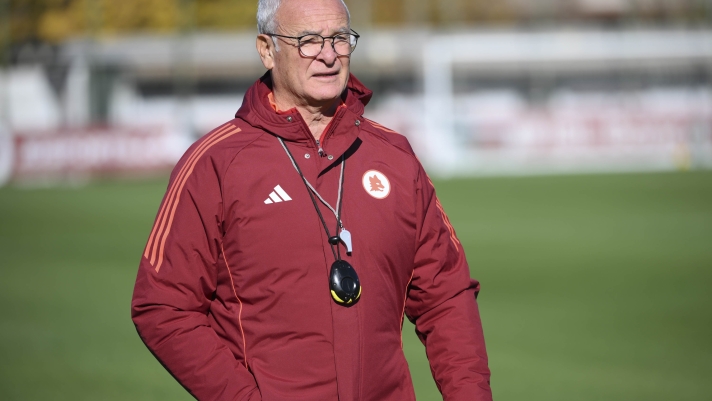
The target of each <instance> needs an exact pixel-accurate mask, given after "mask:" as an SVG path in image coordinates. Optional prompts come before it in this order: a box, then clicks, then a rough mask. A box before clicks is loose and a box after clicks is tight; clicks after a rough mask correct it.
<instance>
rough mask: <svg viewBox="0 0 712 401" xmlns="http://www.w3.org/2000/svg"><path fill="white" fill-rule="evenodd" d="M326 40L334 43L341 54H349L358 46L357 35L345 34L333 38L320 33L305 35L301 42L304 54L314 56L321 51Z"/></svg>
mask: <svg viewBox="0 0 712 401" xmlns="http://www.w3.org/2000/svg"><path fill="white" fill-rule="evenodd" d="M325 40H326V41H329V42H332V43H333V44H332V46H333V47H334V51H335V52H336V54H338V55H340V56H348V55H349V54H351V53H352V52H353V51H354V49H355V48H356V36H355V35H352V34H343V35H336V36H334V37H331V38H323V37H322V36H319V35H307V36H304V37H302V40H301V41H300V42H299V49H300V50H301V52H302V54H303V55H304V56H306V57H314V56H316V55H317V54H319V53H320V52H321V49H322V48H323V43H324V41H325ZM330 44H331V43H330Z"/></svg>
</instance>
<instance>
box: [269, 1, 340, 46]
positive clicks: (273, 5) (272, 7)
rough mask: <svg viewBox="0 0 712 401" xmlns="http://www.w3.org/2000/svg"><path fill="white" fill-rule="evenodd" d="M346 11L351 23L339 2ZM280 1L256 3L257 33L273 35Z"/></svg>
mask: <svg viewBox="0 0 712 401" xmlns="http://www.w3.org/2000/svg"><path fill="white" fill-rule="evenodd" d="M340 1H341V5H343V6H344V9H345V10H346V18H347V19H348V21H349V24H350V23H351V14H350V13H349V8H348V7H346V3H344V0H340ZM281 4H282V0H258V2H257V32H259V33H261V34H267V33H275V31H276V30H277V18H276V15H277V10H278V9H279V6H280V5H281ZM272 40H274V38H272Z"/></svg>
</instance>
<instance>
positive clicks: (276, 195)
mask: <svg viewBox="0 0 712 401" xmlns="http://www.w3.org/2000/svg"><path fill="white" fill-rule="evenodd" d="M290 200H292V198H290V197H289V195H287V193H286V192H284V190H283V189H282V187H280V186H279V185H277V186H276V187H274V191H272V193H271V194H269V198H267V199H265V204H266V205H269V204H270V203H279V202H288V201H290Z"/></svg>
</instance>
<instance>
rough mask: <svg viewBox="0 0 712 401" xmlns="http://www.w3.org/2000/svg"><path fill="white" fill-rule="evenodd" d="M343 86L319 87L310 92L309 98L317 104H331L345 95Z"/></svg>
mask: <svg viewBox="0 0 712 401" xmlns="http://www.w3.org/2000/svg"><path fill="white" fill-rule="evenodd" d="M343 88H344V87H343V86H342V85H329V86H328V87H317V88H314V89H313V90H311V91H309V94H308V96H309V97H310V98H312V99H313V100H314V101H315V102H317V103H321V104H324V103H330V102H333V101H336V100H338V99H339V98H340V97H341V94H342V93H343V91H344V90H343Z"/></svg>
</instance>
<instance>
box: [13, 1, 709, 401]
mask: <svg viewBox="0 0 712 401" xmlns="http://www.w3.org/2000/svg"><path fill="white" fill-rule="evenodd" d="M346 3H347V4H348V5H349V7H350V11H351V16H352V28H354V29H355V30H356V31H357V32H358V33H359V34H361V39H360V41H359V44H358V48H357V50H356V52H355V53H354V55H353V56H352V70H353V72H354V74H355V75H356V76H357V77H358V78H359V79H360V80H362V81H363V82H364V83H365V84H366V85H367V86H368V87H370V88H371V89H373V90H374V92H375V96H374V98H373V100H372V102H371V104H370V105H369V106H368V108H367V112H366V116H367V117H369V118H371V119H373V120H375V121H378V122H379V123H381V124H383V125H385V126H387V127H389V128H392V129H394V130H396V131H398V132H400V133H402V134H404V135H406V136H407V137H408V139H409V140H410V142H411V143H412V145H413V147H414V149H415V150H416V153H417V154H418V155H419V157H420V159H421V161H422V162H423V163H424V164H425V165H426V168H427V170H428V171H429V172H430V174H431V175H432V176H433V177H434V178H435V185H436V188H437V190H438V194H439V196H440V198H441V200H442V202H443V204H444V205H445V209H446V210H447V211H448V213H449V214H450V218H451V220H452V221H453V223H454V226H455V228H456V230H457V232H458V235H459V237H460V239H461V240H462V243H463V245H464V246H465V248H466V251H467V253H468V260H469V262H470V266H471V270H472V275H473V277H476V278H478V279H480V280H481V281H482V283H483V291H482V293H481V296H480V300H479V302H480V308H481V311H482V316H483V321H484V327H485V334H486V338H487V341H488V350H489V352H490V357H491V368H492V371H493V382H492V384H493V388H494V393H495V398H496V399H498V400H523V399H524V400H545V399H546V400H551V399H561V400H600V399H609V400H643V399H645V400H656V399H659V400H670V399H674V400H708V399H710V394H712V381H710V380H709V377H712V341H710V339H711V338H712V291H710V290H709V288H710V284H712V1H710V0H595V1H594V0H568V1H564V0H530V1H522V0H503V1H500V2H491V1H489V2H488V1H484V0H379V1H373V0H360V1H355V0H352V1H346ZM256 4H257V2H256V1H255V0H249V1H247V0H141V1H139V0H123V1H120V2H118V1H114V2H112V1H108V0H0V187H2V188H0V360H2V361H3V362H2V363H0V394H3V396H2V397H3V398H4V399H8V400H34V399H74V400H77V399H87V400H88V399H91V400H96V399H101V400H113V399H115V400H124V399H142V400H151V399H156V400H158V399H189V398H190V397H189V396H188V395H187V394H186V393H185V392H184V391H183V390H182V389H181V388H180V386H179V385H178V384H176V383H175V381H174V380H173V379H172V378H171V377H170V376H169V375H168V373H166V372H165V371H164V370H163V368H162V367H161V366H160V364H158V362H156V361H155V360H154V359H153V357H152V356H151V355H150V353H149V352H148V351H147V350H146V349H145V348H144V347H143V345H142V344H141V342H140V340H139V338H138V336H137V335H136V334H135V332H134V330H133V327H132V324H131V322H130V319H129V302H130V297H131V291H132V288H133V279H134V277H135V271H136V268H137V266H138V260H139V257H140V253H141V250H142V249H143V246H144V244H145V241H146V238H147V237H148V233H149V230H150V226H151V224H152V221H153V217H154V216H155V213H156V211H157V208H158V205H159V202H160V200H161V197H162V195H163V192H164V191H165V187H166V182H167V174H168V172H169V171H170V169H171V167H172V166H173V164H174V163H175V162H176V161H177V159H178V158H179V157H180V155H181V154H182V153H183V151H184V150H185V149H186V148H187V147H188V146H189V145H190V143H192V142H193V141H195V140H196V139H197V138H199V137H200V136H201V135H203V134H205V133H207V132H208V131H209V130H210V129H212V128H214V127H216V126H218V125H220V124H222V123H223V122H225V121H227V120H229V119H231V118H232V116H233V115H234V113H235V111H236V110H237V109H238V108H239V106H240V104H241V102H242V96H243V94H244V92H245V91H246V89H247V88H248V87H249V86H250V85H251V84H252V83H253V82H254V81H255V80H256V79H257V78H258V77H259V76H261V75H262V73H263V70H264V68H263V67H262V65H261V63H260V61H259V58H258V56H257V54H256V51H255V49H254V41H255V35H256V27H255V25H256V24H255V13H256V8H257V6H256ZM3 186H4V187H3ZM412 331H413V328H412V325H406V326H405V328H404V348H405V352H406V355H407V357H408V360H409V363H410V366H411V372H412V374H413V377H414V381H415V386H416V391H417V394H418V397H419V399H423V400H430V399H438V391H437V388H436V387H435V384H434V383H433V381H432V379H431V376H430V370H429V367H428V365H427V360H426V359H425V354H424V352H423V347H422V345H420V343H419V342H418V340H417V338H416V337H415V336H414V335H413V333H412Z"/></svg>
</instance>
